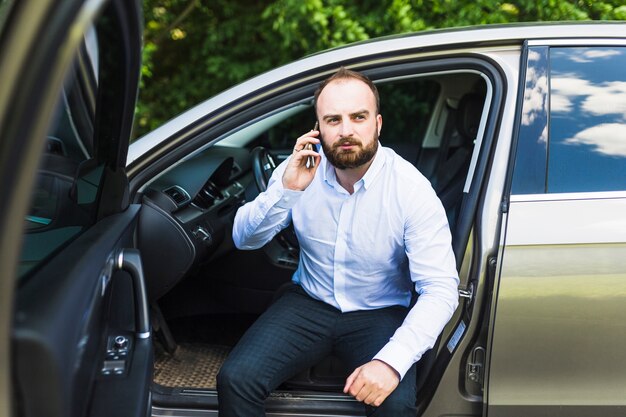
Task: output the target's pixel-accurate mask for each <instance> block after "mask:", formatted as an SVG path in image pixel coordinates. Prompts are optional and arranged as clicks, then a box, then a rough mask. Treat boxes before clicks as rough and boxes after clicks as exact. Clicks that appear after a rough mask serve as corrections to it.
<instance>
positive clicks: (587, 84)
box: [547, 47, 626, 193]
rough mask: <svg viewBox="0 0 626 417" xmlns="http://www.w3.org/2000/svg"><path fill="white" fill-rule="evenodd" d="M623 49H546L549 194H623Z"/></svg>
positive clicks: (625, 62)
mask: <svg viewBox="0 0 626 417" xmlns="http://www.w3.org/2000/svg"><path fill="white" fill-rule="evenodd" d="M625 69H626V48H618V47H597V48H552V49H551V50H550V146H549V152H548V155H549V157H548V182H547V191H548V192H549V193H566V192H583V191H619V190H626V181H624V178H626V70H625Z"/></svg>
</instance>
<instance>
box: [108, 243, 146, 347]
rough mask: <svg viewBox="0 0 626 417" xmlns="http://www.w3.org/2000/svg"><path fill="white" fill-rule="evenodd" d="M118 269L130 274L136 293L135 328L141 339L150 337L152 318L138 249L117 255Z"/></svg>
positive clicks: (124, 251) (123, 251) (124, 250)
mask: <svg viewBox="0 0 626 417" xmlns="http://www.w3.org/2000/svg"><path fill="white" fill-rule="evenodd" d="M116 266H117V268H118V269H120V270H123V271H126V272H128V273H129V274H130V276H131V277H132V280H133V290H134V292H135V321H136V323H135V327H136V332H137V334H136V336H137V338H139V339H147V338H149V337H150V316H149V315H148V295H147V293H146V283H145V280H144V275H143V266H142V264H141V255H140V254H139V251H138V250H137V249H122V250H121V251H120V252H119V253H118V255H117V264H116Z"/></svg>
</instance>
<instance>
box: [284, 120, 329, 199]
mask: <svg viewBox="0 0 626 417" xmlns="http://www.w3.org/2000/svg"><path fill="white" fill-rule="evenodd" d="M319 133H320V132H319V131H318V130H311V131H310V132H308V133H305V134H304V135H302V136H300V137H299V138H298V140H297V141H296V145H295V146H294V148H293V155H291V158H290V159H289V164H288V165H287V168H286V169H285V172H284V174H283V187H285V188H287V189H289V190H297V191H303V190H305V189H306V187H308V186H309V184H311V182H312V181H313V178H314V177H315V172H316V171H317V167H318V166H319V164H320V160H321V158H322V157H321V156H320V154H319V153H317V152H315V151H314V150H307V149H304V147H305V146H306V145H307V144H309V143H310V144H312V145H316V144H318V143H320V141H319V139H317V136H318V135H319ZM309 156H312V157H313V158H315V164H314V165H313V166H312V167H310V168H307V167H306V161H307V158H308V157H309Z"/></svg>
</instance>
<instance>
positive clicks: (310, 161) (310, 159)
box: [304, 121, 319, 168]
mask: <svg viewBox="0 0 626 417" xmlns="http://www.w3.org/2000/svg"><path fill="white" fill-rule="evenodd" d="M318 128H319V123H318V122H317V121H316V122H315V125H314V126H313V130H317V129H318ZM304 149H307V150H309V151H311V150H313V145H312V144H311V143H307V144H306V145H304ZM314 166H315V158H314V157H312V156H309V157H308V158H307V161H306V167H307V168H313V167H314Z"/></svg>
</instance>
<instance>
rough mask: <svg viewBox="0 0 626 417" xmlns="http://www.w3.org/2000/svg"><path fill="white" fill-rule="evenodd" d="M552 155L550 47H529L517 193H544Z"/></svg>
mask: <svg viewBox="0 0 626 417" xmlns="http://www.w3.org/2000/svg"><path fill="white" fill-rule="evenodd" d="M547 158H548V47H546V46H541V47H533V48H529V51H528V63H527V69H526V82H525V86H524V99H523V104H522V114H521V119H520V126H519V133H518V137H517V153H516V158H515V173H514V175H513V183H512V192H513V194H541V193H544V192H545V186H546V163H547Z"/></svg>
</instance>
